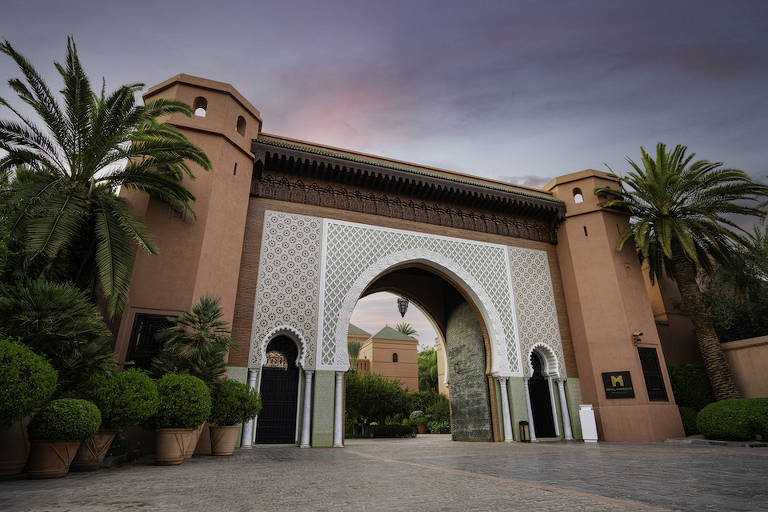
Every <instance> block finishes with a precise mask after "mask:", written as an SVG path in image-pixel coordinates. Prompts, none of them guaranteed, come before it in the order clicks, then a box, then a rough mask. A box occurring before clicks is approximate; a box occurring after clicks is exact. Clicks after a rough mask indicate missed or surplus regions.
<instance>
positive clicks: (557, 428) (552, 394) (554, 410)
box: [547, 378, 560, 437]
mask: <svg viewBox="0 0 768 512" xmlns="http://www.w3.org/2000/svg"><path fill="white" fill-rule="evenodd" d="M547 386H549V403H550V404H551V405H552V419H553V423H554V424H555V435H556V436H558V437H560V422H559V421H558V420H557V405H555V390H554V386H552V379H549V378H548V379H547Z"/></svg>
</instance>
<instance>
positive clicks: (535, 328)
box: [508, 247, 565, 378]
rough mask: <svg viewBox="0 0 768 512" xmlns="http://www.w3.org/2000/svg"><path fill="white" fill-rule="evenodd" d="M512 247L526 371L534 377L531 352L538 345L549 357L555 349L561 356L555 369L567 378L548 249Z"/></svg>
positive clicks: (513, 276)
mask: <svg viewBox="0 0 768 512" xmlns="http://www.w3.org/2000/svg"><path fill="white" fill-rule="evenodd" d="M508 250H509V267H510V271H511V274H512V289H513V290H514V295H515V306H516V308H517V328H518V335H519V336H520V350H521V355H522V357H523V359H524V360H525V364H523V372H524V375H525V376H526V377H530V376H531V375H532V374H533V369H532V368H531V363H530V354H531V351H532V350H534V348H538V347H541V350H540V351H541V352H542V356H544V357H545V358H546V357H547V356H548V355H550V353H552V352H553V353H554V356H555V357H556V358H557V361H555V362H553V363H555V364H556V367H555V369H556V371H557V372H558V373H559V375H558V376H559V377H562V378H564V377H565V365H564V364H563V361H564V360H563V346H562V343H561V340H560V327H559V324H558V321H557V308H556V307H555V296H554V293H553V291H552V278H551V277H550V273H549V259H548V258H547V253H546V252H545V251H537V250H533V249H520V248H518V247H509V248H508ZM555 369H551V371H554V370H555Z"/></svg>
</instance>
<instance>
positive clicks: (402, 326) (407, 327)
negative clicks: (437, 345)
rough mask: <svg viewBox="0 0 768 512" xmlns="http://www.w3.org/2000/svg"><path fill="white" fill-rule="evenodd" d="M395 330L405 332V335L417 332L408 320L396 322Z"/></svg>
mask: <svg viewBox="0 0 768 512" xmlns="http://www.w3.org/2000/svg"><path fill="white" fill-rule="evenodd" d="M395 330H397V331H399V332H401V333H403V334H405V335H406V336H413V335H414V334H416V333H417V332H418V331H416V329H414V328H413V326H412V325H411V324H409V323H408V322H402V323H399V324H397V325H396V326H395Z"/></svg>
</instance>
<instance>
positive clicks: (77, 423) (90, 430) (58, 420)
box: [29, 398, 101, 441]
mask: <svg viewBox="0 0 768 512" xmlns="http://www.w3.org/2000/svg"><path fill="white" fill-rule="evenodd" d="M99 425H101V413H100V412H99V408H98V407H96V405H95V404H94V403H93V402H89V401H88V400H79V399H77V398H61V399H59V400H53V401H51V402H48V403H47V404H45V405H44V406H43V407H42V408H41V409H40V412H39V413H37V414H36V415H35V417H34V418H32V421H31V422H30V424H29V437H30V438H32V439H37V440H40V441H84V440H86V439H88V438H89V437H91V436H92V435H93V434H95V433H96V432H97V431H98V430H99Z"/></svg>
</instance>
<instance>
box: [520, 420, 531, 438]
mask: <svg viewBox="0 0 768 512" xmlns="http://www.w3.org/2000/svg"><path fill="white" fill-rule="evenodd" d="M520 441H521V442H523V443H530V442H531V428H530V427H529V425H528V422H527V421H521V422H520Z"/></svg>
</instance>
